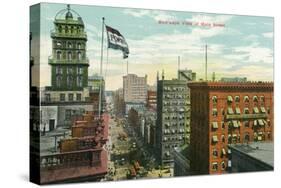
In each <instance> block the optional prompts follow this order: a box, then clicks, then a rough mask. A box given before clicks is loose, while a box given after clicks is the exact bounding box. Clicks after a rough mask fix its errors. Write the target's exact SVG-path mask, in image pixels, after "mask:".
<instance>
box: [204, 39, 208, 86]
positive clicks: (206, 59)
mask: <svg viewBox="0 0 281 188" xmlns="http://www.w3.org/2000/svg"><path fill="white" fill-rule="evenodd" d="M207 50H208V46H207V44H206V45H205V80H206V81H207V74H208V73H207V71H208V70H207V69H208V67H207V66H208V56H207V54H208V51H207Z"/></svg>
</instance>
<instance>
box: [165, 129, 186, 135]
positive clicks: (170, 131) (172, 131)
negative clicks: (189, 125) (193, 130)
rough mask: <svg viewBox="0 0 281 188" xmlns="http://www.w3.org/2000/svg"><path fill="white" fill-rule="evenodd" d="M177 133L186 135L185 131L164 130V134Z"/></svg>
mask: <svg viewBox="0 0 281 188" xmlns="http://www.w3.org/2000/svg"><path fill="white" fill-rule="evenodd" d="M176 133H184V129H179V130H176V129H164V134H176Z"/></svg>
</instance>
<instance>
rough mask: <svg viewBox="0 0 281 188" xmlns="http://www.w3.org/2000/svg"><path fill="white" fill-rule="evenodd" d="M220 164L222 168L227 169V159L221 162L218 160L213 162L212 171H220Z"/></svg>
mask: <svg viewBox="0 0 281 188" xmlns="http://www.w3.org/2000/svg"><path fill="white" fill-rule="evenodd" d="M219 165H220V169H221V170H225V169H226V167H227V165H226V162H225V161H222V162H221V163H220V164H218V162H212V171H218V169H219Z"/></svg>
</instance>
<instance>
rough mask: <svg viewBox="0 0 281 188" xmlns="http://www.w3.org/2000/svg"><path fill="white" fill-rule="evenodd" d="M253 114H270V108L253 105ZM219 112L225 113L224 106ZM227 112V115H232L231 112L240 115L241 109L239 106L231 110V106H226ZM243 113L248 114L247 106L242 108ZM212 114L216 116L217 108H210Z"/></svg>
mask: <svg viewBox="0 0 281 188" xmlns="http://www.w3.org/2000/svg"><path fill="white" fill-rule="evenodd" d="M252 113H253V114H259V113H262V114H266V113H267V114H270V108H269V107H268V108H267V109H265V107H263V106H262V107H260V108H258V107H254V108H253V111H252ZM221 114H222V115H225V110H224V108H222V109H221ZM227 114H229V115H233V114H237V115H240V114H241V110H240V108H239V107H236V108H235V110H233V108H232V107H228V108H227ZM243 114H250V110H249V108H247V107H246V108H244V109H243ZM212 116H213V117H217V116H218V109H217V108H213V109H212Z"/></svg>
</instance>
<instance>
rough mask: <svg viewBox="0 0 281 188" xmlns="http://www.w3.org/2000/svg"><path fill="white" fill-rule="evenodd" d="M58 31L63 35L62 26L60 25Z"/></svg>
mask: <svg viewBox="0 0 281 188" xmlns="http://www.w3.org/2000/svg"><path fill="white" fill-rule="evenodd" d="M58 31H59V33H61V32H62V28H61V25H59V26H58Z"/></svg>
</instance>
